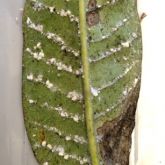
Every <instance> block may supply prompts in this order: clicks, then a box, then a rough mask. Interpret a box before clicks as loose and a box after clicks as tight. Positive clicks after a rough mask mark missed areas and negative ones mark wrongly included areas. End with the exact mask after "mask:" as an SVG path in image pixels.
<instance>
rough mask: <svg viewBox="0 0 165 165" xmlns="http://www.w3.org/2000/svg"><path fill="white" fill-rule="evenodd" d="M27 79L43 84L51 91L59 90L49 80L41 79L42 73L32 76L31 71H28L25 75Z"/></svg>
mask: <svg viewBox="0 0 165 165" xmlns="http://www.w3.org/2000/svg"><path fill="white" fill-rule="evenodd" d="M29 77H30V78H29ZM32 77H33V78H32ZM27 80H29V81H32V82H38V83H41V84H43V85H45V86H46V87H47V88H48V89H50V90H51V91H53V92H55V91H61V90H60V89H59V88H58V87H57V86H55V85H54V84H53V83H51V82H50V80H46V81H44V80H43V75H41V74H39V75H37V76H34V75H33V74H32V73H30V74H29V75H27Z"/></svg>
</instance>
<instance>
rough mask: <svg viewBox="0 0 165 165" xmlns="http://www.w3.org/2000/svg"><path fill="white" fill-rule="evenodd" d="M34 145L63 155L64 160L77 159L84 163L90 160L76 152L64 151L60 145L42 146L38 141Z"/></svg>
mask: <svg viewBox="0 0 165 165" xmlns="http://www.w3.org/2000/svg"><path fill="white" fill-rule="evenodd" d="M34 146H35V148H41V147H44V148H47V149H48V150H50V151H51V152H52V153H57V154H58V155H59V156H60V157H63V159H65V160H68V159H73V160H77V161H78V162H79V163H80V164H86V163H89V162H90V161H89V158H88V157H81V156H78V155H76V154H70V153H66V151H65V148H64V147H63V146H61V145H54V146H52V145H51V144H48V145H47V146H42V145H40V144H39V143H36V144H35V145H34ZM45 163H47V162H45Z"/></svg>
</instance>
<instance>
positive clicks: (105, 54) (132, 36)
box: [89, 33, 138, 63]
mask: <svg viewBox="0 0 165 165" xmlns="http://www.w3.org/2000/svg"><path fill="white" fill-rule="evenodd" d="M137 37H138V36H137V34H136V33H132V34H130V38H129V39H128V40H127V41H125V42H123V41H122V42H121V44H120V45H119V46H118V47H116V48H111V49H109V50H106V51H105V52H100V53H99V57H98V58H93V59H92V58H89V62H90V63H92V62H97V61H100V60H102V59H104V58H107V57H109V56H111V55H112V54H114V53H118V52H120V51H121V50H122V49H123V48H126V47H129V46H130V45H131V44H132V42H133V41H134V40H135V39H137Z"/></svg>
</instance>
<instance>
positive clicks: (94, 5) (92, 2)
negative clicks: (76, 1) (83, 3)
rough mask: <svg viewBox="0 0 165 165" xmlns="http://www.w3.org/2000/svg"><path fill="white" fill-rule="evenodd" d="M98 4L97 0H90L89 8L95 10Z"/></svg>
mask: <svg viewBox="0 0 165 165" xmlns="http://www.w3.org/2000/svg"><path fill="white" fill-rule="evenodd" d="M96 4H97V1H96V0H89V2H88V9H89V10H95V9H96Z"/></svg>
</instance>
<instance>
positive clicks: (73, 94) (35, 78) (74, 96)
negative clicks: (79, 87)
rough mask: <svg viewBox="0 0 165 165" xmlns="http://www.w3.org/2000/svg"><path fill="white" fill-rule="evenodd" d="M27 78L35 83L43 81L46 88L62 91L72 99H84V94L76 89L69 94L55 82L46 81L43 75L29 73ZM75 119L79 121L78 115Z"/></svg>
mask: <svg viewBox="0 0 165 165" xmlns="http://www.w3.org/2000/svg"><path fill="white" fill-rule="evenodd" d="M29 77H30V78H29ZM27 80H29V81H32V82H34V83H41V84H43V85H44V86H46V88H48V89H49V90H50V91H52V92H57V91H59V92H61V93H62V94H64V95H66V97H67V98H69V99H71V100H72V101H74V102H75V101H79V102H81V101H82V99H83V96H82V95H81V94H80V93H78V92H76V91H75V90H74V91H71V92H68V93H67V94H66V93H65V92H64V91H62V90H61V89H60V88H59V87H58V86H56V85H54V84H53V83H51V82H50V80H48V79H47V80H46V81H44V80H43V75H37V76H34V75H33V74H32V73H30V74H29V75H27ZM73 120H74V121H77V122H78V120H79V119H78V116H74V117H73Z"/></svg>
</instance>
